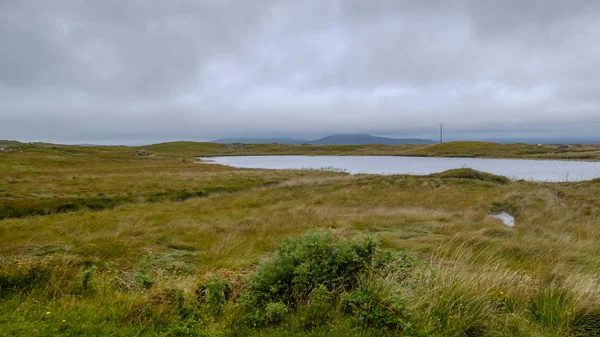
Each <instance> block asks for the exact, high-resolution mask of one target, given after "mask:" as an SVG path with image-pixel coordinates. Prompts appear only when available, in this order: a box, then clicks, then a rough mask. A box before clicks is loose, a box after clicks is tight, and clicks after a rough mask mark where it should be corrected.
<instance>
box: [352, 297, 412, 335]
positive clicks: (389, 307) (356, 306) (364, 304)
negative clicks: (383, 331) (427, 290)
mask: <svg viewBox="0 0 600 337" xmlns="http://www.w3.org/2000/svg"><path fill="white" fill-rule="evenodd" d="M342 303H343V308H344V312H345V313H347V314H349V315H351V316H352V318H353V320H354V323H355V324H356V325H357V326H361V327H365V328H366V327H385V328H389V329H394V330H395V329H404V328H406V327H408V326H407V323H406V322H407V320H406V317H407V316H408V311H407V309H406V304H405V303H404V302H403V301H401V300H399V299H394V298H393V297H389V296H387V294H385V293H384V292H382V291H380V289H377V288H376V287H361V288H358V289H356V290H354V291H351V292H348V293H345V294H344V295H343V298H342Z"/></svg>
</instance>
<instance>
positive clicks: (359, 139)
mask: <svg viewBox="0 0 600 337" xmlns="http://www.w3.org/2000/svg"><path fill="white" fill-rule="evenodd" d="M310 143H311V144H313V145H375V144H383V145H404V144H433V141H432V140H430V139H412V138H387V137H376V136H371V135H363V134H341V135H331V136H327V137H325V138H321V139H317V140H313V141H311V142H310Z"/></svg>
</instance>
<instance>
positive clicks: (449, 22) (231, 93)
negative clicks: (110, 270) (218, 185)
mask: <svg viewBox="0 0 600 337" xmlns="http://www.w3.org/2000/svg"><path fill="white" fill-rule="evenodd" d="M599 22H600V3H599V2H597V1H595V0H588V1H586V0H574V1H568V2H567V1H558V0H532V1H517V0H506V1H492V0H451V1H442V0H429V1H416V0H415V1H398V0H373V1H362V0H330V1H316V0H310V1H293V0H256V1H233V0H204V1H191V0H190V1H184V0H173V1H166V0H165V1H163V0H153V1H149V0H148V1H143V0H122V1H101V0H91V1H76V0H56V1H41V0H5V1H2V2H0V55H2V59H1V60H0V138H17V139H22V140H53V141H66V142H69V141H82V142H87V140H88V139H92V137H93V139H94V140H99V141H102V140H104V141H112V142H115V141H118V140H119V139H123V141H129V140H130V139H133V138H135V139H146V140H148V141H155V140H156V141H159V140H168V139H210V138H213V137H219V136H228V135H241V134H244V133H246V134H254V135H256V134H261V133H263V132H267V133H280V134H295V135H298V136H303V135H304V134H319V133H320V134H324V133H330V132H382V133H386V134H387V135H394V134H396V135H397V136H402V135H404V134H408V133H412V134H415V133H419V132H423V133H425V134H426V135H429V133H427V132H431V131H430V130H432V129H433V130H434V129H435V124H436V123H438V122H450V123H455V125H456V126H455V128H456V129H457V130H458V129H461V128H462V129H465V130H466V129H468V128H469V127H472V128H476V127H481V126H486V125H493V124H494V123H496V124H497V125H499V123H529V122H539V121H543V122H546V121H554V122H562V121H581V122H584V121H593V120H599V119H600V96H598V95H597V94H596V92H597V88H598V87H600V64H599V63H598V62H597V60H598V59H600V45H598V43H597V41H599V40H600V23H599ZM434 132H435V131H434ZM575 135H576V133H575Z"/></svg>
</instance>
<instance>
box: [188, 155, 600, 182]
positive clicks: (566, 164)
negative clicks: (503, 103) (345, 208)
mask: <svg viewBox="0 0 600 337" xmlns="http://www.w3.org/2000/svg"><path fill="white" fill-rule="evenodd" d="M199 159H200V160H202V161H210V162H212V163H215V164H221V165H227V166H232V167H237V168H258V169H279V170H281V169H328V170H331V169H337V170H343V171H346V172H348V173H351V174H383V175H389V174H412V175H426V174H432V173H439V172H443V171H447V170H451V169H456V168H472V169H475V170H478V171H484V172H489V173H493V174H498V175H502V176H505V177H508V178H511V179H515V180H518V179H524V180H530V181H547V182H560V181H582V180H590V179H595V178H600V163H598V162H582V161H566V160H524V159H481V158H431V157H401V156H231V157H212V158H199Z"/></svg>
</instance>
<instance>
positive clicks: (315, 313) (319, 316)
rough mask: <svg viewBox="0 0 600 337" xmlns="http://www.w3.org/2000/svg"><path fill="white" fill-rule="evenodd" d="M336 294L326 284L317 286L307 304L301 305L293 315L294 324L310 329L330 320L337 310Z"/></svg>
mask: <svg viewBox="0 0 600 337" xmlns="http://www.w3.org/2000/svg"><path fill="white" fill-rule="evenodd" d="M334 296H335V294H334V293H333V292H332V291H329V290H327V287H325V286H324V285H322V284H321V285H319V286H318V287H316V288H315V289H314V290H313V291H312V293H311V294H310V296H309V298H308V302H307V303H306V305H304V306H302V307H300V308H298V309H297V311H296V315H295V316H294V317H293V324H294V326H296V327H299V328H300V329H303V330H310V329H313V328H316V327H319V326H323V325H325V324H327V323H328V322H330V321H331V320H332V318H333V313H334V312H335V309H336V308H335V304H336V299H335V297H334Z"/></svg>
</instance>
